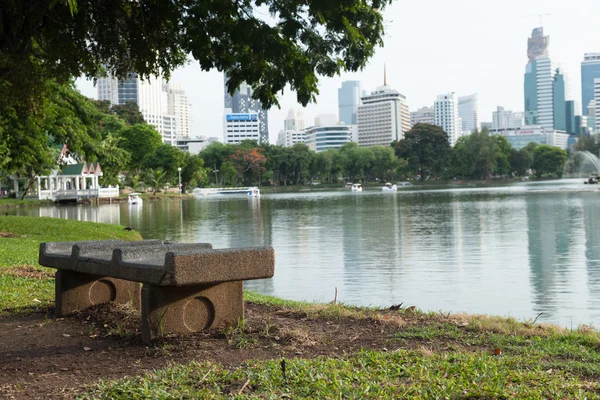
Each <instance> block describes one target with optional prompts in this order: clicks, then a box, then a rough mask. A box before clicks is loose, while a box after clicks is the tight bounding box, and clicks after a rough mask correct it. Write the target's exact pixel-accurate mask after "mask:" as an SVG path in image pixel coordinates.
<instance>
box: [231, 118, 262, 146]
mask: <svg viewBox="0 0 600 400" xmlns="http://www.w3.org/2000/svg"><path fill="white" fill-rule="evenodd" d="M226 110H227V109H226ZM229 110H230V109H229ZM244 140H256V141H257V142H258V143H260V140H261V134H260V118H259V114H258V113H254V112H253V113H228V114H225V123H224V124H223V143H226V144H227V143H230V144H239V143H241V142H243V141H244Z"/></svg>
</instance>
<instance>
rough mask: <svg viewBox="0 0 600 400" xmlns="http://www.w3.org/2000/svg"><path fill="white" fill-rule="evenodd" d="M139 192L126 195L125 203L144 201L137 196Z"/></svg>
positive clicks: (140, 202)
mask: <svg viewBox="0 0 600 400" xmlns="http://www.w3.org/2000/svg"><path fill="white" fill-rule="evenodd" d="M140 194H141V193H129V195H128V196H127V204H142V203H143V202H144V201H143V200H142V198H141V197H140V196H139V195H140Z"/></svg>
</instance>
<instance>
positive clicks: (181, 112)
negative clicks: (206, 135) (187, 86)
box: [167, 83, 192, 138]
mask: <svg viewBox="0 0 600 400" xmlns="http://www.w3.org/2000/svg"><path fill="white" fill-rule="evenodd" d="M167 88H168V102H167V103H168V114H170V115H174V116H175V119H176V120H177V130H176V135H177V137H186V138H189V137H191V136H192V118H191V111H192V106H191V104H190V103H189V101H188V98H187V96H186V94H185V91H184V90H183V89H181V85H179V84H178V83H169V84H168V87H167Z"/></svg>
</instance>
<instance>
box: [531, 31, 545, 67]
mask: <svg viewBox="0 0 600 400" xmlns="http://www.w3.org/2000/svg"><path fill="white" fill-rule="evenodd" d="M549 45H550V36H544V28H542V27H539V28H534V29H533V31H532V32H531V37H530V38H529V39H527V58H528V59H529V64H531V63H533V62H534V61H535V59H536V58H537V57H540V56H547V55H548V46H549Z"/></svg>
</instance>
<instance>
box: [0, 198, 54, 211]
mask: <svg viewBox="0 0 600 400" xmlns="http://www.w3.org/2000/svg"><path fill="white" fill-rule="evenodd" d="M52 204H54V203H53V202H52V201H50V200H32V199H25V200H21V199H0V209H1V208H6V207H34V206H47V205H52Z"/></svg>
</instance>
